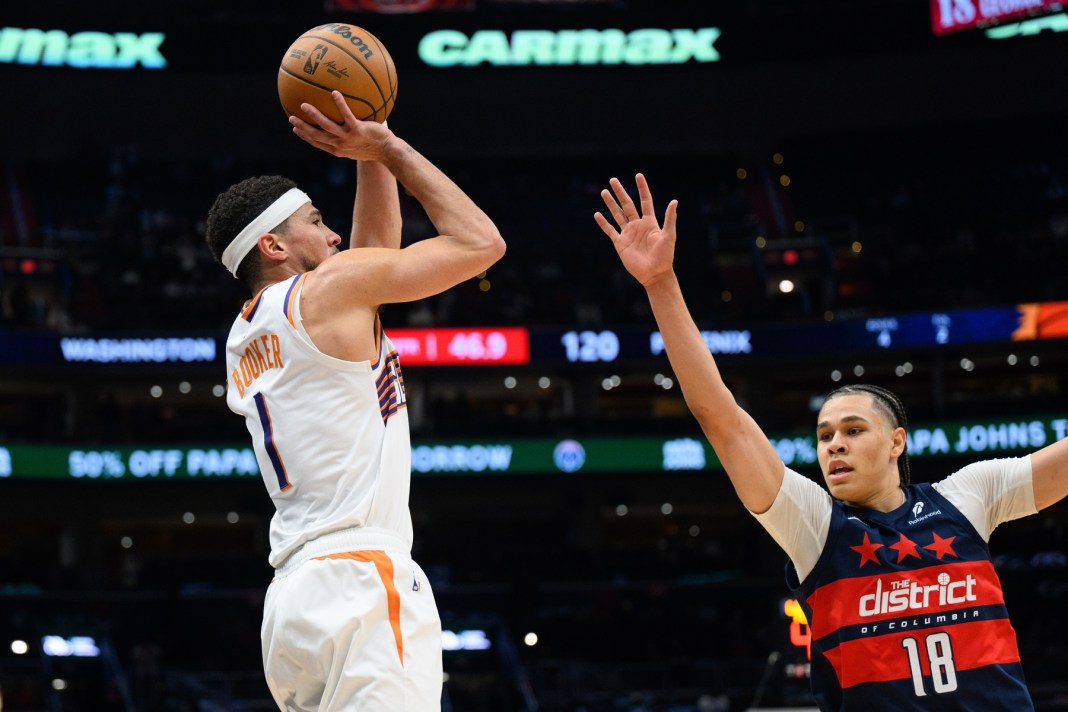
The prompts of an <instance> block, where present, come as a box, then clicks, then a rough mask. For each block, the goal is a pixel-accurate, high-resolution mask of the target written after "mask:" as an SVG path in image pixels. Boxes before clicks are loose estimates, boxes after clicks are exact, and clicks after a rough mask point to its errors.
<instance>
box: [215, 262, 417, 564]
mask: <svg viewBox="0 0 1068 712" xmlns="http://www.w3.org/2000/svg"><path fill="white" fill-rule="evenodd" d="M305 276H306V273H305V275H300V276H297V277H293V278H291V279H287V280H285V281H283V282H277V283H275V284H272V285H270V286H268V287H266V288H264V289H263V290H262V291H260V293H259V294H257V295H256V296H255V297H254V298H253V299H252V301H251V302H249V304H248V305H247V306H246V307H245V308H244V309H243V310H242V312H241V314H240V315H239V316H238V318H237V319H236V321H234V325H233V328H231V330H230V335H229V337H228V338H227V340H226V371H227V374H228V377H227V393H226V402H227V405H229V406H230V409H231V410H233V411H234V412H235V413H238V414H240V415H243V416H245V424H246V425H247V427H248V431H249V433H250V434H251V435H252V443H253V446H254V448H255V450H256V459H257V460H258V462H259V466H260V472H261V473H262V475H263V482H264V484H265V485H266V486H267V492H268V493H269V494H270V496H271V499H273V500H274V505H275V508H276V510H277V511H276V512H275V515H274V517H273V519H272V520H271V555H270V558H269V561H270V563H271V565H272V566H274V567H276V568H277V567H279V566H281V565H282V564H283V563H284V562H285V560H286V558H287V557H288V556H289V555H290V554H292V553H293V552H294V551H295V550H296V549H298V548H299V547H300V546H301V545H302V544H304V542H306V541H309V540H311V539H314V538H316V537H319V536H321V535H323V534H327V533H329V532H334V531H339V530H343V529H351V528H353V527H368V528H371V527H373V528H376V529H386V530H389V531H391V532H393V533H394V534H396V535H397V536H399V537H400V538H401V539H402V540H403V541H404V542H406V543H407V545H408V547H409V550H410V548H411V542H412V520H411V514H410V513H409V511H408V492H409V485H410V480H411V442H410V439H409V433H408V411H407V408H406V405H407V404H406V401H405V395H404V379H403V377H402V376H401V370H400V362H399V361H398V359H397V351H396V349H394V348H393V345H392V343H391V342H390V340H389V338H388V337H386V335H385V333H384V332H383V331H382V329H381V327H380V326H379V327H378V338H377V341H378V357H377V360H376V361H374V362H370V361H343V360H341V359H337V358H334V357H332V356H327V355H326V354H324V353H322V352H321V351H319V349H317V348H316V347H315V345H314V344H313V343H312V340H311V339H310V338H309V337H308V333H307V332H306V331H305V330H304V327H303V325H302V323H301V318H300V309H299V304H300V289H301V285H302V283H303V280H304V277H305Z"/></svg>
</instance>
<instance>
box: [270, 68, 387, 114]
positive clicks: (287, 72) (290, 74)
mask: <svg viewBox="0 0 1068 712" xmlns="http://www.w3.org/2000/svg"><path fill="white" fill-rule="evenodd" d="M278 71H280V72H282V73H283V74H285V75H286V76H288V77H292V78H293V79H296V80H297V81H299V82H303V83H304V84H307V85H309V86H313V87H315V88H316V89H322V90H323V91H325V92H326V93H327V94H329V93H330V92H332V91H334V90H333V89H331V88H330V87H328V86H323V85H322V84H319V83H317V82H313V81H311V80H310V79H305V78H304V77H302V76H300V75H299V74H295V73H293V72H292V71H290V70H289V69H287V68H286V67H284V66H281V67H278ZM339 91H340V90H339ZM341 96H343V97H345V98H346V99H352V100H353V101H357V102H359V103H361V104H366V105H367V108H368V109H370V110H371V116H370V117H368V118H373V117H374V116H375V115H376V114H377V113H378V112H379V111H380V110H379V109H375V107H374V106H373V105H372V104H371V102H369V101H367V100H366V99H364V98H362V97H358V96H352V95H351V94H346V93H345V92H341ZM357 118H359V117H357ZM366 120H367V119H361V121H366Z"/></svg>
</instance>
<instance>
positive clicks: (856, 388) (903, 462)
mask: <svg viewBox="0 0 1068 712" xmlns="http://www.w3.org/2000/svg"><path fill="white" fill-rule="evenodd" d="M861 394H863V395H868V396H871V400H872V405H873V406H874V407H875V408H876V409H877V410H878V411H879V412H880V413H881V414H882V415H883V416H884V417H886V418H887V420H889V421H890V427H892V428H904V429H905V431H906V432H907V431H908V429H909V421H908V416H906V415H905V406H904V404H903V403H902V402H901V399H900V398H898V397H897V396H896V395H894V394H893V393H892V392H890V391H888V390H887V389H885V388H882V387H880V386H873V385H871V384H870V383H856V384H853V385H850V386H842V387H841V388H836V389H835V390H833V391H831V392H830V393H828V394H827V398H826V399H824V402H826V401H829V400H831V399H832V398H838V397H839V396H853V395H861ZM897 474H898V477H899V478H900V480H901V486H902V487H905V486H907V485H908V484H909V482H910V481H911V479H912V476H911V473H910V472H909V454H908V444H907V443H906V445H905V447H904V449H902V450H901V455H900V457H898V458H897Z"/></svg>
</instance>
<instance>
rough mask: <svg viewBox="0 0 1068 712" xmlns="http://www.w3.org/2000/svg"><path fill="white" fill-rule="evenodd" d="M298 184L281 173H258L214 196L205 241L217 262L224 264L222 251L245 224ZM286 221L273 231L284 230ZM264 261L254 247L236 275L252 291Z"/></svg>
mask: <svg viewBox="0 0 1068 712" xmlns="http://www.w3.org/2000/svg"><path fill="white" fill-rule="evenodd" d="M296 187H297V184H296V183H294V182H293V181H291V180H290V179H288V178H284V177H282V176H257V177H255V178H246V179H245V180H243V181H241V182H240V183H234V184H233V185H231V186H230V187H229V188H227V189H226V190H224V191H223V192H222V193H220V194H219V196H218V197H217V198H215V202H214V203H213V204H212V206H211V209H210V210H208V224H207V231H206V234H205V240H206V241H207V243H208V248H209V249H210V250H211V254H212V256H213V257H215V261H216V262H219V263H220V264H221V263H222V254H223V251H224V250H226V248H227V246H228V245H229V244H230V243H231V242H232V241H233V239H234V238H235V237H237V235H238V233H240V232H241V231H242V230H243V229H244V228H245V226H246V225H248V224H249V223H250V222H252V221H253V220H254V219H255V218H256V216H258V215H259V214H260V213H262V212H263V211H264V210H266V209H267V207H268V206H270V205H271V203H273V202H274V201H276V200H278V198H280V197H281V196H282V195H283V194H285V193H286V191H288V190H289V189H290V188H296ZM285 224H286V221H284V220H283V221H282V223H281V224H280V225H278V226H276V227H275V228H274V229H273V230H271V232H282V231H284V230H285ZM262 271H263V264H262V262H261V260H260V257H259V253H258V251H256V250H253V251H252V252H250V253H249V254H248V256H246V257H245V259H244V260H242V261H241V265H240V266H239V267H238V268H237V278H238V279H240V280H241V281H242V282H243V283H244V284H245V285H246V286H247V287H248V288H249V289H250V290H251V289H252V288H253V287H254V286H255V285H256V283H257V282H259V280H260V277H261V275H262Z"/></svg>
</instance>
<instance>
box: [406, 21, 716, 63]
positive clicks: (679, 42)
mask: <svg viewBox="0 0 1068 712" xmlns="http://www.w3.org/2000/svg"><path fill="white" fill-rule="evenodd" d="M720 34H721V31H720V29H719V28H718V27H702V28H699V29H689V28H677V29H670V30H668V29H662V28H643V29H637V30H631V31H629V32H626V31H624V30H620V29H615V28H608V29H579V30H516V31H514V32H512V33H511V34H509V33H507V32H505V31H504V30H478V31H476V32H473V33H471V35H470V36H468V35H466V34H464V33H463V32H460V31H459V30H448V29H442V30H434V31H433V32H429V33H427V34H426V35H424V36H423V37H422V39H420V40H419V58H420V59H422V60H423V62H424V63H425V64H427V65H429V66H431V67H458V66H463V67H473V66H478V65H480V64H483V63H486V64H491V65H495V66H508V67H529V66H550V65H551V66H574V65H621V64H625V65H647V64H685V63H687V62H690V61H694V62H698V63H707V62H718V61H719V60H720V54H719V51H718V50H717V49H716V48H715V43H716V40H718V39H719V37H720Z"/></svg>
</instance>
